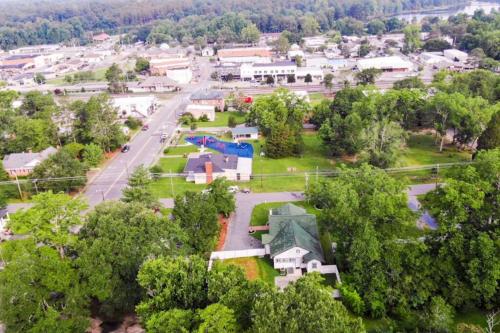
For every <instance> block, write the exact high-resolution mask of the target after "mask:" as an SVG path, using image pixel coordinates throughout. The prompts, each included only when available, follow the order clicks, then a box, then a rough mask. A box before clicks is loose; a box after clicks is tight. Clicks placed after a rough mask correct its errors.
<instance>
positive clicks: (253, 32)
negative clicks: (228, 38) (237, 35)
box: [241, 23, 260, 44]
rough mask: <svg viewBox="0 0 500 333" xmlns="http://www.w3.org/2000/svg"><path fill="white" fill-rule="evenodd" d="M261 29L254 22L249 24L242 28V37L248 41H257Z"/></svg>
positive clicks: (252, 42)
mask: <svg viewBox="0 0 500 333" xmlns="http://www.w3.org/2000/svg"><path fill="white" fill-rule="evenodd" d="M259 37H260V31H259V29H258V28H257V26H256V25H255V24H253V23H251V24H249V25H247V26H246V27H244V28H243V29H242V30H241V39H242V40H243V41H244V42H246V43H251V44H254V43H257V42H258V41H259Z"/></svg>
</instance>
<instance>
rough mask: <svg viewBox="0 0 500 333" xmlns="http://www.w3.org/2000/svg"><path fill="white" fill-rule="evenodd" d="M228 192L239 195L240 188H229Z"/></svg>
mask: <svg viewBox="0 0 500 333" xmlns="http://www.w3.org/2000/svg"><path fill="white" fill-rule="evenodd" d="M227 190H228V191H229V193H237V192H239V191H240V188H239V187H238V186H229V187H228V188H227Z"/></svg>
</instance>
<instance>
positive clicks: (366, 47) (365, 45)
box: [358, 39, 372, 57]
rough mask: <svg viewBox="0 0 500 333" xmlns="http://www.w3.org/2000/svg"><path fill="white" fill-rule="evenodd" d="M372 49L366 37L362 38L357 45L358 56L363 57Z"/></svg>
mask: <svg viewBox="0 0 500 333" xmlns="http://www.w3.org/2000/svg"><path fill="white" fill-rule="evenodd" d="M371 51H372V46H371V45H370V42H369V41H368V40H367V39H363V40H362V41H361V45H360V46H359V51H358V52H359V56H360V57H365V56H367V55H368V54H369V53H370V52H371Z"/></svg>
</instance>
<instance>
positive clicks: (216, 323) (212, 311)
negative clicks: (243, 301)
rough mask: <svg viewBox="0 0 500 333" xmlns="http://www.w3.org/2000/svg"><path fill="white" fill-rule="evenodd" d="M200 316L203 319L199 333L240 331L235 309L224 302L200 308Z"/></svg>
mask: <svg viewBox="0 0 500 333" xmlns="http://www.w3.org/2000/svg"><path fill="white" fill-rule="evenodd" d="M198 316H199V318H200V320H201V323H200V326H199V327H198V333H219V332H224V333H236V332H239V327H238V323H237V322H236V318H235V317H234V311H233V310H231V309H229V308H228V307H226V306H224V305H222V304H218V303H215V304H211V305H209V306H207V307H206V308H205V309H203V310H200V311H199V313H198Z"/></svg>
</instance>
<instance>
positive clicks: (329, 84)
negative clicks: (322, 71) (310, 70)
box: [323, 73, 333, 92]
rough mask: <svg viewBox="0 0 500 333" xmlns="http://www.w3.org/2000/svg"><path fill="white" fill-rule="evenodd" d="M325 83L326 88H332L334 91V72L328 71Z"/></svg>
mask: <svg viewBox="0 0 500 333" xmlns="http://www.w3.org/2000/svg"><path fill="white" fill-rule="evenodd" d="M323 84H324V85H325V88H327V89H328V90H330V92H331V91H332V88H333V74H332V73H328V74H326V75H325V77H324V79H323Z"/></svg>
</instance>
